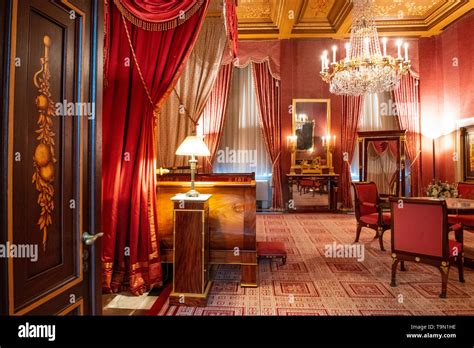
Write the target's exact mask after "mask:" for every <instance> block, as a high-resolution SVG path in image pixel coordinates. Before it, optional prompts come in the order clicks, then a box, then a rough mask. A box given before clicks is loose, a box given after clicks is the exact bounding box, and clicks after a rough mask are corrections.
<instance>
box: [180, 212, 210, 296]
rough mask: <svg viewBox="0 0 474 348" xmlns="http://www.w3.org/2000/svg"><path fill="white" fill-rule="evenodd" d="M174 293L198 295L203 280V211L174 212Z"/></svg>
mask: <svg viewBox="0 0 474 348" xmlns="http://www.w3.org/2000/svg"><path fill="white" fill-rule="evenodd" d="M174 214H175V225H174V228H175V236H174V238H175V240H174V242H175V248H174V256H175V260H174V261H175V262H174V291H175V292H179V293H200V292H202V290H203V289H202V286H203V283H204V279H203V277H202V270H201V268H202V264H203V263H204V260H203V253H202V250H203V249H204V240H203V233H204V232H203V220H204V218H203V215H204V211H203V210H201V211H198V210H194V211H193V210H186V211H179V210H176V211H175V213H174Z"/></svg>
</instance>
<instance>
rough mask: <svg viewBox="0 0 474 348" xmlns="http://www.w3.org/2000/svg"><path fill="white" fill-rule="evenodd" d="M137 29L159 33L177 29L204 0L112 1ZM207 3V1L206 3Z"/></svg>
mask: <svg viewBox="0 0 474 348" xmlns="http://www.w3.org/2000/svg"><path fill="white" fill-rule="evenodd" d="M113 1H114V4H115V5H116V6H117V8H118V9H119V10H120V12H121V13H122V15H123V16H124V17H125V18H127V19H128V20H129V21H130V22H132V23H133V24H134V25H136V26H137V27H140V28H142V29H145V30H152V31H161V30H168V29H172V28H175V27H177V26H178V25H180V24H182V23H183V22H184V21H186V20H187V19H189V18H191V17H192V16H193V15H194V13H195V12H196V11H197V10H199V9H200V7H201V5H202V4H203V2H204V0H153V1H150V0H113ZM206 2H207V1H206Z"/></svg>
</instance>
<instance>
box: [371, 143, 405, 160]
mask: <svg viewBox="0 0 474 348" xmlns="http://www.w3.org/2000/svg"><path fill="white" fill-rule="evenodd" d="M371 143H372V145H373V148H374V151H375V153H376V154H377V156H382V155H384V154H385V152H386V151H387V150H388V151H390V153H391V154H392V157H393V158H398V146H397V142H396V141H372V142H371Z"/></svg>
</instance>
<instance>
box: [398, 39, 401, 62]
mask: <svg viewBox="0 0 474 348" xmlns="http://www.w3.org/2000/svg"><path fill="white" fill-rule="evenodd" d="M397 48H398V57H397V58H399V59H401V58H402V40H400V39H398V40H397Z"/></svg>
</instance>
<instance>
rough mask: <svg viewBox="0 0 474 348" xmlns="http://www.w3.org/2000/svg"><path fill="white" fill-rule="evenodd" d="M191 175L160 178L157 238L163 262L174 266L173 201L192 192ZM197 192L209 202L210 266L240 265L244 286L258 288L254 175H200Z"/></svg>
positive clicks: (171, 175)
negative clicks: (183, 193) (206, 197)
mask: <svg viewBox="0 0 474 348" xmlns="http://www.w3.org/2000/svg"><path fill="white" fill-rule="evenodd" d="M189 187H190V183H189V174H167V175H163V176H159V177H158V185H157V208H158V209H157V211H158V235H159V240H160V249H161V257H162V262H163V263H172V262H173V260H174V256H173V245H174V239H173V225H174V222H173V210H174V209H173V201H172V200H171V198H172V197H174V196H175V195H176V194H178V193H180V192H186V191H188V190H189ZM196 189H197V190H198V191H199V192H200V193H201V194H212V199H211V200H210V202H209V209H210V211H209V226H210V263H211V264H214V265H222V264H232V265H240V269H241V280H240V285H241V286H243V287H256V286H257V268H258V264H257V244H256V243H257V242H256V207H255V205H256V198H255V176H254V174H197V175H196Z"/></svg>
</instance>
